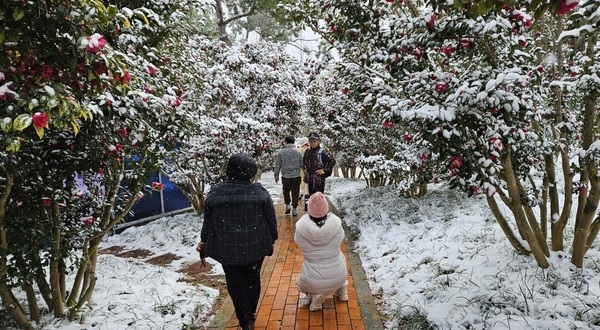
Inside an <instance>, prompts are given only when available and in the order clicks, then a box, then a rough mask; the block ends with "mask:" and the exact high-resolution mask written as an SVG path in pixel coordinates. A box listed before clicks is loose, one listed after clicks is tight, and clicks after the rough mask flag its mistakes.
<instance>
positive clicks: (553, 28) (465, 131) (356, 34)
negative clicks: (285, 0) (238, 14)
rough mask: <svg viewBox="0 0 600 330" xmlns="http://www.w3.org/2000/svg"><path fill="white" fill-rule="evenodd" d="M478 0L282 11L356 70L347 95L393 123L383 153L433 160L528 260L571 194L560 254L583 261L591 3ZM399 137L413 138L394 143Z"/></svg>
mask: <svg viewBox="0 0 600 330" xmlns="http://www.w3.org/2000/svg"><path fill="white" fill-rule="evenodd" d="M463 3H464V2H463ZM482 3H483V1H473V2H471V3H470V4H467V5H466V7H462V6H461V5H458V6H456V7H454V6H448V5H447V4H446V2H444V1H441V2H432V3H430V4H428V5H425V6H420V7H419V6H417V3H416V2H412V1H381V2H366V3H352V4H349V3H344V4H343V5H342V4H341V3H338V2H333V1H310V2H298V3H293V4H291V3H290V4H288V5H287V6H286V9H287V10H288V12H289V15H291V16H292V17H295V18H296V19H297V20H299V21H302V22H305V23H306V24H308V25H309V26H311V28H313V30H315V31H319V32H320V33H321V34H322V35H323V37H324V39H325V40H327V41H328V42H329V43H330V44H331V45H332V46H333V47H334V48H335V49H336V50H337V51H338V53H339V54H340V58H341V60H340V62H341V64H340V66H344V65H347V66H349V65H353V66H355V67H356V68H360V70H361V72H360V74H361V75H363V76H364V77H368V78H364V83H366V84H369V90H368V91H364V93H363V94H362V95H359V96H358V100H359V101H361V102H363V104H364V109H366V110H367V111H369V115H371V116H374V117H376V118H379V119H380V121H381V122H386V121H388V122H390V123H392V124H394V129H397V130H399V132H398V134H396V135H395V136H397V137H402V138H398V141H397V142H396V145H397V146H396V148H397V150H402V149H404V150H405V151H406V152H410V150H413V152H417V153H418V154H417V155H416V156H417V157H418V158H421V159H422V160H423V164H422V166H420V167H422V168H423V169H422V170H423V171H430V173H432V174H433V173H438V172H440V170H441V169H444V173H445V175H444V177H442V178H443V179H446V181H448V182H449V183H450V184H451V185H452V186H454V187H459V188H462V189H464V190H465V191H466V192H467V193H468V194H469V195H473V194H484V196H485V198H486V200H487V201H488V204H489V206H490V209H491V211H492V213H493V214H494V216H495V218H496V220H497V221H498V223H499V225H500V226H501V228H502V230H503V231H504V233H505V234H506V236H507V238H508V239H509V241H510V242H511V244H512V245H513V247H514V248H515V249H516V251H518V252H519V253H521V254H532V255H533V256H534V258H535V259H536V261H537V263H538V265H539V266H540V267H544V268H545V267H548V265H549V262H548V257H549V255H550V247H549V244H548V229H547V225H548V224H550V233H551V239H550V243H551V248H552V250H556V251H558V250H563V249H564V242H563V241H564V230H565V228H566V227H567V226H566V225H567V222H568V220H569V219H570V217H571V213H572V212H571V207H572V205H573V202H574V200H573V196H574V195H577V196H578V197H577V198H578V203H577V210H576V212H575V216H574V217H575V223H574V228H575V236H574V238H573V245H572V258H571V260H572V262H573V264H574V265H576V266H578V267H583V261H584V255H585V252H586V251H587V249H589V247H590V246H591V244H592V242H593V241H594V239H595V237H596V233H597V230H598V226H600V221H599V220H598V217H597V216H596V212H597V208H598V199H599V198H600V187H599V186H598V182H597V180H598V159H597V156H596V155H597V145H598V142H597V141H596V139H597V136H598V125H597V110H596V107H597V88H596V85H595V84H594V83H593V81H594V78H593V77H595V72H596V71H597V68H596V64H595V59H596V56H597V55H595V54H596V53H597V52H596V48H597V38H596V34H597V30H596V28H595V26H596V22H597V18H596V17H597V15H596V13H597V8H598V4H597V3H595V2H593V1H582V2H580V3H578V2H577V1H556V2H537V3H536V4H537V5H535V4H534V5H532V4H531V3H529V2H519V1H516V2H511V3H505V4H498V6H496V4H497V2H493V3H492V5H491V6H488V7H489V8H488V7H486V6H487V5H488V4H490V2H488V1H485V3H486V4H482ZM473 6H478V8H473ZM533 6H535V7H533ZM356 70H359V69H355V71H356ZM340 76H341V75H340ZM369 133H370V135H371V136H377V135H378V134H379V130H377V131H371V132H369ZM405 134H408V135H405ZM405 137H406V138H407V139H408V140H409V141H410V142H411V144H412V145H413V146H409V145H408V144H406V145H405V146H403V144H404V142H403V140H404V138H405ZM415 145H416V147H415ZM384 156H385V155H384ZM385 157H386V158H387V157H389V156H385ZM557 165H558V166H557ZM409 168H410V169H411V170H412V169H414V167H412V166H411V167H409ZM417 170H418V167H417ZM557 175H561V176H562V179H561V180H560V181H561V182H564V184H563V186H560V187H559V186H558V182H559V180H558V179H557ZM435 177H437V176H431V178H435ZM503 206H504V207H503ZM515 230H516V232H515Z"/></svg>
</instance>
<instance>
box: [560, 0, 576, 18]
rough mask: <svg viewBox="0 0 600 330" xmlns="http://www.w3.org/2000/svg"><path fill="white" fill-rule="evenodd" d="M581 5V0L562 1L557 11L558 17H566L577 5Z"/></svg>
mask: <svg viewBox="0 0 600 330" xmlns="http://www.w3.org/2000/svg"><path fill="white" fill-rule="evenodd" d="M578 4H579V0H561V1H560V4H559V5H558V9H556V12H555V13H556V14H557V15H564V14H568V13H569V12H571V11H572V10H573V9H575V7H577V5H578Z"/></svg>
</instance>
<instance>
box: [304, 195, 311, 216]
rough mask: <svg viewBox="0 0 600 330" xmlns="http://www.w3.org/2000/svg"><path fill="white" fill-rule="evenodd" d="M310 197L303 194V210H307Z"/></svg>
mask: <svg viewBox="0 0 600 330" xmlns="http://www.w3.org/2000/svg"><path fill="white" fill-rule="evenodd" d="M309 199H310V195H304V211H305V212H308V200H309Z"/></svg>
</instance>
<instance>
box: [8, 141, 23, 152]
mask: <svg viewBox="0 0 600 330" xmlns="http://www.w3.org/2000/svg"><path fill="white" fill-rule="evenodd" d="M20 148H21V142H19V140H17V139H14V140H11V141H10V144H9V145H8V146H6V151H15V152H16V151H19V149H20Z"/></svg>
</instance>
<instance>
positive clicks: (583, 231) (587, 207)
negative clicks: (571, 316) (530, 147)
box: [571, 38, 600, 268]
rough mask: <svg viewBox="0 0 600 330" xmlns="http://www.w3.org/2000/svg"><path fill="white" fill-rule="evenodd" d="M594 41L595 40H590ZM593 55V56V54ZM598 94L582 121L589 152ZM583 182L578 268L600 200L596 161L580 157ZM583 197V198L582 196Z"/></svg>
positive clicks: (590, 97)
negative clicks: (586, 191) (584, 187)
mask: <svg viewBox="0 0 600 330" xmlns="http://www.w3.org/2000/svg"><path fill="white" fill-rule="evenodd" d="M590 39H594V38H590ZM588 49H593V45H588ZM592 55H593V54H592ZM597 94H598V93H597V92H594V91H591V92H589V94H588V95H587V96H586V98H585V110H584V111H585V112H584V116H583V119H582V122H583V129H582V148H583V150H588V149H589V147H590V146H591V144H592V143H593V142H594V141H595V140H596V134H595V132H596V130H597V128H596V125H597V120H598V117H597V116H598V115H597V113H596V106H597V103H598V101H597V100H598V95H597ZM579 164H580V165H581V182H588V183H589V193H588V194H587V196H585V194H584V193H580V196H579V205H578V206H577V215H576V218H575V236H574V237H573V255H572V256H571V262H572V263H573V264H574V265H575V266H577V267H578V268H581V267H583V257H584V256H585V253H586V252H587V250H588V249H589V245H588V242H589V237H590V234H591V232H592V221H593V219H594V217H595V215H596V210H597V209H598V201H599V200H600V185H599V183H600V182H599V180H598V167H597V166H596V163H595V162H594V161H590V159H589V158H588V157H580V159H579ZM582 195H583V196H582Z"/></svg>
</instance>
